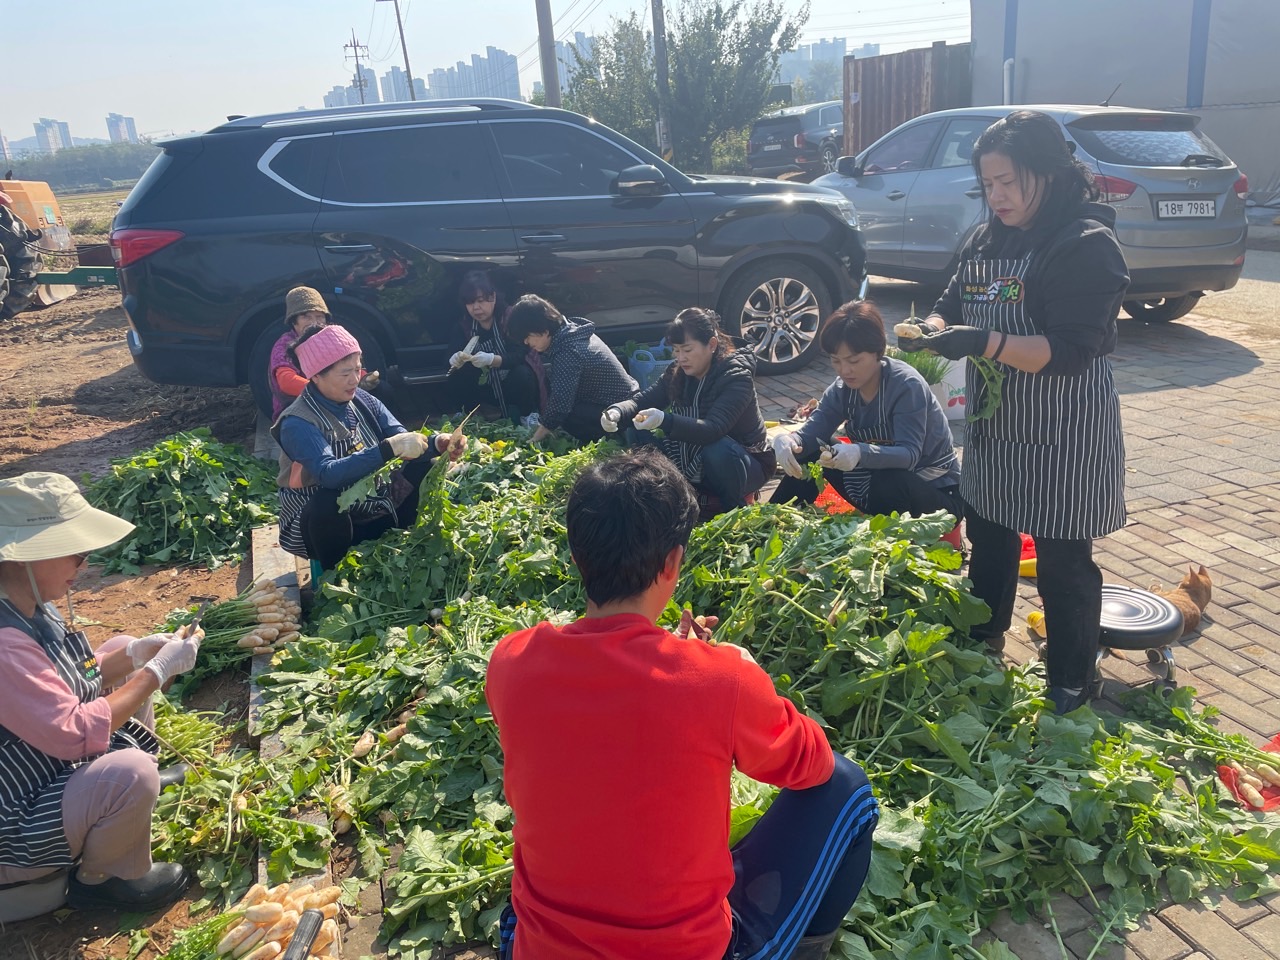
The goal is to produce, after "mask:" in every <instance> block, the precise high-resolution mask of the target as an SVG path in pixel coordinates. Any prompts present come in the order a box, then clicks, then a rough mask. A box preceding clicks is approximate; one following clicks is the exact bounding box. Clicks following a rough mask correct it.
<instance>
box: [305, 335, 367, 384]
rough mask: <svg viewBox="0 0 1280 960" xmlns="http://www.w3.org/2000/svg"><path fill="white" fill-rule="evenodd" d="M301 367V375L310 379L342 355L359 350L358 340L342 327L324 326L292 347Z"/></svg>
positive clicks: (349, 354) (347, 355) (342, 356)
mask: <svg viewBox="0 0 1280 960" xmlns="http://www.w3.org/2000/svg"><path fill="white" fill-rule="evenodd" d="M293 352H294V355H295V356H296V357H297V358H298V366H300V367H302V375H303V376H304V377H306V378H307V379H308V380H310V379H311V378H312V377H314V376H315V375H316V374H317V373H319V372H320V371H321V370H324V369H326V368H328V367H331V366H333V365H334V364H335V363H337V362H338V361H339V360H341V359H343V358H344V357H349V356H351V355H352V354H353V353H359V352H360V341H359V340H357V339H356V338H355V337H353V336H352V335H351V334H350V333H348V332H347V331H346V330H344V329H343V328H342V327H325V328H324V329H322V330H321V331H320V332H319V333H317V334H316V335H315V336H313V337H310V338H308V339H306V340H304V341H303V342H302V343H299V344H297V345H295V346H294V348H293Z"/></svg>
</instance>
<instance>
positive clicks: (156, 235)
mask: <svg viewBox="0 0 1280 960" xmlns="http://www.w3.org/2000/svg"><path fill="white" fill-rule="evenodd" d="M185 236H186V234H185V233H183V232H182V231H181V230H146V229H126V230H112V231H111V256H112V257H113V258H114V259H115V262H116V266H117V267H127V266H130V265H132V264H135V263H137V262H138V261H139V260H141V259H142V258H143V257H149V256H151V254H153V253H155V252H156V251H157V250H162V249H164V248H165V247H167V246H169V244H171V243H175V242H177V241H178V240H181V239H182V238H183V237H185Z"/></svg>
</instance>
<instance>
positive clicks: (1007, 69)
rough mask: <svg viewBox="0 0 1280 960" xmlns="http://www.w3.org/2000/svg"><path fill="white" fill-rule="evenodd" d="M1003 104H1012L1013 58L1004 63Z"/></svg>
mask: <svg viewBox="0 0 1280 960" xmlns="http://www.w3.org/2000/svg"><path fill="white" fill-rule="evenodd" d="M1004 102H1005V103H1006V104H1010V103H1013V57H1010V58H1009V59H1008V60H1006V61H1005V62H1004Z"/></svg>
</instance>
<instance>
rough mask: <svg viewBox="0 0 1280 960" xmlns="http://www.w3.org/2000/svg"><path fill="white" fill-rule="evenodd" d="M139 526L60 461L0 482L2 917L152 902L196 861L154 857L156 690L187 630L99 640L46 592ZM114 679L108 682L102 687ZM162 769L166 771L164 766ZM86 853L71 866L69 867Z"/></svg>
mask: <svg viewBox="0 0 1280 960" xmlns="http://www.w3.org/2000/svg"><path fill="white" fill-rule="evenodd" d="M132 530H133V524H131V523H128V522H126V521H124V520H121V519H120V518H119V517H114V516H112V515H111V514H109V513H105V512H103V511H101V510H97V509H95V508H93V507H91V506H89V504H88V503H87V502H86V501H85V499H84V497H82V496H81V495H80V492H79V491H78V490H77V489H76V485H75V484H74V483H72V482H71V481H70V480H68V479H67V478H66V477H64V476H62V475H61V474H57V473H25V474H23V475H22V476H20V477H15V478H13V479H10V480H2V481H0V920H3V921H5V922H11V921H15V920H21V919H25V918H26V917H30V916H35V915H37V914H40V913H43V912H47V911H49V910H53V909H56V908H58V907H60V906H61V905H62V903H63V902H64V901H65V902H69V903H70V904H71V906H73V907H78V908H89V907H106V908H113V909H118V910H128V911H147V910H152V909H155V908H157V907H162V906H165V905H167V904H169V903H172V902H173V901H174V900H176V899H178V897H179V896H180V895H181V893H182V890H183V888H184V887H185V886H186V884H187V873H186V871H185V870H184V869H183V868H182V866H181V865H179V864H176V863H152V862H151V811H152V808H153V806H154V805H155V801H156V797H157V796H158V795H159V793H160V790H161V789H162V787H163V786H164V785H165V783H166V781H167V782H176V780H177V779H180V776H179V777H177V778H175V777H173V776H168V777H166V776H165V775H164V774H162V773H161V772H160V771H158V770H157V768H156V759H155V755H156V753H157V752H158V750H159V744H158V742H157V741H156V738H155V737H154V736H153V734H152V731H151V729H150V726H151V712H150V702H151V695H152V694H153V693H155V691H156V690H158V689H159V688H160V687H161V685H163V684H164V683H167V682H168V681H169V680H171V679H173V678H174V677H175V676H177V675H178V674H180V673H185V672H186V671H187V670H190V669H191V668H192V667H194V666H195V663H196V654H197V652H198V651H199V649H200V640H201V639H202V638H203V637H204V633H203V631H201V630H199V629H197V630H196V631H195V633H194V634H193V635H192V636H191V637H190V638H186V637H182V636H179V635H177V634H157V635H153V636H150V637H139V638H133V637H115V638H113V639H111V640H108V641H107V642H106V643H104V644H103V645H102V646H100V647H99V648H98V650H97V651H96V653H95V651H93V650H92V649H91V648H90V646H89V641H88V640H87V639H86V637H85V635H84V634H83V633H81V632H79V631H73V630H72V629H71V628H70V627H68V626H67V624H66V623H65V622H63V620H62V618H61V617H60V616H59V615H58V611H57V609H56V608H55V607H54V606H53V604H52V603H51V602H49V601H50V600H51V599H52V598H53V597H56V596H58V595H60V594H63V593H65V594H67V598H68V601H67V602H68V607H70V589H71V584H72V581H73V580H74V579H75V575H76V571H77V570H79V568H80V565H81V564H82V563H84V561H85V558H86V557H87V556H88V555H89V554H90V553H92V552H94V551H96V550H101V549H102V548H103V547H106V546H108V545H110V544H112V543H115V542H116V541H117V540H119V539H120V538H121V537H123V536H125V535H127V534H128V533H129V532H130V531H132ZM111 687H114V688H115V689H113V690H111V691H110V692H109V693H108V692H104V691H105V690H107V689H109V688H111ZM166 773H170V772H169V771H166ZM77 862H78V863H79V869H78V870H77V871H76V872H75V874H74V875H73V876H71V877H70V879H68V877H67V875H66V868H69V867H72V866H75V865H76V863H77Z"/></svg>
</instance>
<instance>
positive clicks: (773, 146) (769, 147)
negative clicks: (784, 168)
mask: <svg viewBox="0 0 1280 960" xmlns="http://www.w3.org/2000/svg"><path fill="white" fill-rule="evenodd" d="M764 148H765V149H766V150H781V149H782V144H780V143H766V144H765V145H764Z"/></svg>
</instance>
